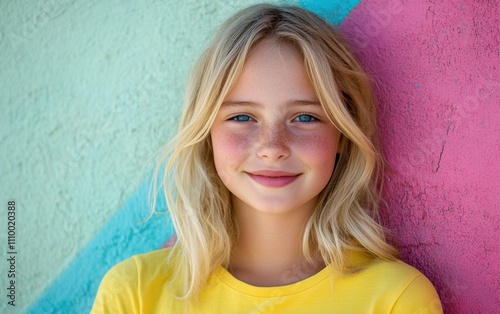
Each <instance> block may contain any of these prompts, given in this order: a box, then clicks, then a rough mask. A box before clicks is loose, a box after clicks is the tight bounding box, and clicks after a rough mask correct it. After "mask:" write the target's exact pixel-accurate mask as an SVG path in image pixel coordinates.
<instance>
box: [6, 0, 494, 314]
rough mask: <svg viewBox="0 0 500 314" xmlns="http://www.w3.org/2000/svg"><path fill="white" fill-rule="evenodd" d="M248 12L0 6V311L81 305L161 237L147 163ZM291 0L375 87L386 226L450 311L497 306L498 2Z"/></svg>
mask: <svg viewBox="0 0 500 314" xmlns="http://www.w3.org/2000/svg"><path fill="white" fill-rule="evenodd" d="M255 2H257V1H244V0H233V1H216V0H211V1H210V0H205V1H199V0H196V1H194V0H189V1H182V2H181V1H170V0H168V1H141V2H139V1H136V2H133V1H119V0H110V1H103V2H101V1H78V0H42V1H28V0H24V1H2V2H0V81H1V84H0V110H1V111H0V112H1V114H0V153H1V154H0V178H1V180H0V289H1V290H0V291H4V293H1V294H0V312H2V313H25V312H29V313H86V312H88V311H89V309H90V307H91V305H92V302H93V298H94V296H95V292H96V290H97V287H98V284H99V281H100V279H101V278H102V276H103V275H104V273H105V272H106V271H107V270H108V269H109V267H111V266H112V265H113V264H115V263H117V262H119V261H121V260H123V259H125V258H128V257H130V256H131V255H133V254H137V253H142V252H147V251H150V250H153V249H157V248H160V247H161V246H163V245H164V244H165V242H166V241H167V240H168V239H169V238H170V237H171V236H172V235H173V234H174V230H173V229H172V227H171V224H170V221H169V218H168V215H167V214H159V215H155V216H153V217H152V218H151V219H149V220H146V218H147V217H148V215H149V207H148V206H149V205H148V201H147V190H148V186H149V183H150V176H151V169H152V167H153V165H154V157H152V156H154V155H155V153H156V152H158V150H159V149H161V147H162V144H164V143H165V142H166V141H168V139H169V138H171V137H172V135H173V134H174V133H175V131H176V127H177V122H178V120H179V116H180V112H181V106H182V99H183V93H184V87H185V84H186V80H187V75H188V73H189V70H190V68H191V66H192V65H193V62H194V61H195V60H196V58H197V56H198V55H199V54H200V53H201V51H202V50H203V48H204V47H205V45H206V44H207V42H208V38H210V36H211V35H212V34H213V32H214V30H215V29H216V28H217V26H218V25H219V24H220V23H221V22H222V21H223V20H225V19H226V18H227V17H228V16H230V15H231V14H232V13H233V12H235V11H236V10H238V9H240V8H242V7H245V6H247V5H249V4H252V3H255ZM275 2H276V1H275ZM288 3H295V4H298V5H301V6H303V7H305V8H308V9H310V10H313V11H315V12H317V13H318V14H320V15H322V16H323V17H325V18H327V19H329V20H330V21H331V22H332V23H333V24H336V25H338V26H339V27H340V29H341V31H342V32H343V33H344V34H345V35H346V36H347V38H348V39H349V40H350V41H351V43H352V44H353V47H354V50H355V52H356V55H357V56H358V57H359V59H360V60H361V62H362V63H363V65H364V66H365V67H366V69H367V71H368V72H369V73H370V74H371V76H372V78H373V81H374V85H375V89H376V92H377V95H378V100H379V102H378V110H379V123H380V125H381V135H382V140H383V148H384V152H385V154H386V157H387V160H388V163H389V165H390V166H391V169H389V170H388V171H387V172H386V182H385V191H384V195H385V199H386V204H385V206H384V209H383V213H382V219H383V222H384V225H385V226H387V227H388V228H390V229H391V230H392V231H393V236H392V241H393V242H394V243H395V244H396V245H397V246H398V247H399V248H400V249H401V252H402V258H403V260H405V261H407V262H408V263H410V264H412V265H414V266H415V267H417V268H418V269H420V270H421V271H422V272H423V273H425V274H426V275H427V276H428V277H429V278H430V279H431V281H432V282H433V283H434V284H435V286H436V288H437V289H438V292H439V294H440V296H441V298H442V302H443V305H444V307H445V310H446V312H447V313H494V312H496V311H497V310H498V308H500V299H499V296H500V291H499V289H500V285H499V282H500V269H499V267H500V266H499V265H500V264H499V263H498V260H499V258H500V256H499V246H498V238H499V218H500V217H499V216H500V214H499V211H500V208H499V205H498V204H499V203H500V196H499V193H498V189H499V187H500V180H499V177H500V163H499V162H498V156H499V153H500V149H499V147H500V145H499V144H500V143H499V141H500V111H499V109H500V108H499V107H500V102H499V99H500V95H499V87H500V77H499V68H498V65H499V48H500V47H499V26H498V25H500V21H499V16H500V14H499V13H500V12H499V4H498V2H494V1H453V2H452V1H441V2H439V1H430V0H424V1H418V2H417V1H413V2H408V1H401V0H390V1H375V0H364V1H288ZM9 200H15V201H16V204H17V209H16V213H17V215H16V227H17V229H16V231H17V234H16V247H17V252H18V254H17V256H16V307H15V308H14V307H12V306H9V305H7V302H8V299H7V297H6V293H5V292H6V291H7V287H8V278H7V267H8V263H7V257H8V255H7V249H6V246H7V202H8V201H9ZM157 209H158V210H159V211H165V210H166V208H165V205H164V203H163V202H162V201H161V200H160V202H159V204H158V208H157Z"/></svg>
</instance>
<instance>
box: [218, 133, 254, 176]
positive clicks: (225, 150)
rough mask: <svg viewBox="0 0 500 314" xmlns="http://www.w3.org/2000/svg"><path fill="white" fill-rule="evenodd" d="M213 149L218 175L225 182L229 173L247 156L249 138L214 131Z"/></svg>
mask: <svg viewBox="0 0 500 314" xmlns="http://www.w3.org/2000/svg"><path fill="white" fill-rule="evenodd" d="M211 137H212V147H213V154H214V163H215V168H216V169H217V173H218V174H219V176H220V178H221V179H222V181H223V182H224V181H225V178H226V177H227V175H226V174H227V173H228V172H229V171H230V170H231V169H232V170H235V169H237V168H238V165H239V164H240V162H241V161H242V160H243V159H244V158H245V156H246V150H247V149H248V147H249V145H250V144H249V143H248V140H249V137H248V136H243V135H240V134H237V133H235V132H228V131H224V130H220V129H215V130H212V135H211Z"/></svg>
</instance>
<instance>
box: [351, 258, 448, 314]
mask: <svg viewBox="0 0 500 314" xmlns="http://www.w3.org/2000/svg"><path fill="white" fill-rule="evenodd" d="M359 279H360V280H361V281H362V282H363V283H364V284H365V285H369V286H370V287H371V289H372V293H374V295H378V296H379V297H380V299H381V301H382V302H384V303H386V304H387V305H388V306H389V308H390V309H391V313H442V308H441V302H440V300H439V296H438V294H437V292H436V289H435V288H434V286H433V285H432V283H431V282H430V280H429V279H428V278H427V277H425V276H424V275H423V274H422V273H421V272H420V271H419V270H417V269H416V268H414V267H412V266H410V265H408V264H406V263H404V262H403V261H400V260H395V261H384V260H373V261H372V262H371V263H369V264H368V265H367V267H366V268H365V269H363V270H362V271H361V272H360V273H359Z"/></svg>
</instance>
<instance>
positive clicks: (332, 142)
mask: <svg viewBox="0 0 500 314" xmlns="http://www.w3.org/2000/svg"><path fill="white" fill-rule="evenodd" d="M297 148H298V149H299V150H300V152H301V154H302V156H303V158H304V159H305V160H307V162H308V164H309V165H310V166H311V167H314V168H315V170H318V171H320V172H321V173H324V174H325V176H327V177H328V178H329V177H330V176H331V174H332V172H333V167H334V164H335V157H336V154H337V136H336V134H335V133H333V132H331V134H330V132H328V133H320V134H316V135H315V136H307V137H305V138H302V139H301V140H300V141H299V142H297Z"/></svg>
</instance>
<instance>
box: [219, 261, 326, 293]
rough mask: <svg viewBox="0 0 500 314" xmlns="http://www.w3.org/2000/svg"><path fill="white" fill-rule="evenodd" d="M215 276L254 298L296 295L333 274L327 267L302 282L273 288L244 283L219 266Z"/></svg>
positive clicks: (232, 287)
mask: <svg viewBox="0 0 500 314" xmlns="http://www.w3.org/2000/svg"><path fill="white" fill-rule="evenodd" d="M214 274H215V276H216V277H217V278H218V279H219V281H220V282H221V283H222V284H224V285H226V286H228V287H230V288H231V289H233V290H236V291H238V292H240V293H243V294H247V295H251V296H254V297H270V296H272V297H283V296H287V295H292V294H295V293H300V292H302V291H304V290H307V289H310V288H312V287H314V286H316V285H318V284H320V283H321V282H323V281H324V280H326V279H329V278H330V276H331V274H332V272H331V269H330V266H326V267H324V268H323V269H322V270H320V271H319V272H317V273H316V274H314V275H312V276H311V277H308V278H306V279H303V280H301V281H298V282H295V283H291V284H288V285H283V286H272V287H259V286H254V285H251V284H248V283H246V282H243V281H241V280H239V279H237V278H236V277H234V276H233V275H232V274H231V273H230V272H229V271H227V269H225V268H224V267H222V266H219V267H218V269H216V271H215V273H214Z"/></svg>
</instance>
